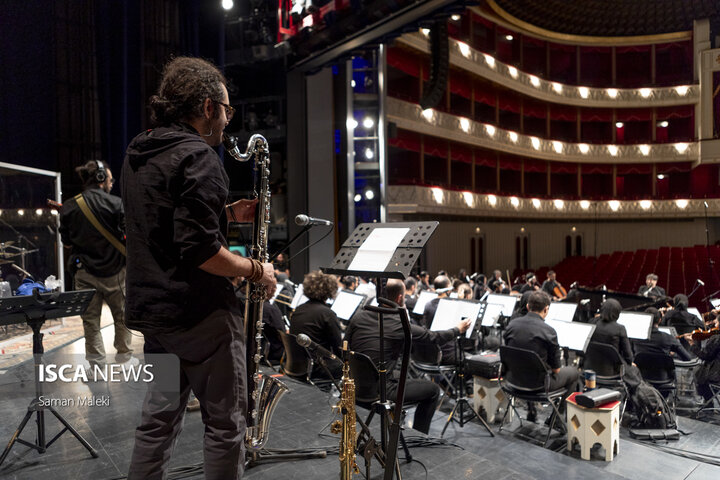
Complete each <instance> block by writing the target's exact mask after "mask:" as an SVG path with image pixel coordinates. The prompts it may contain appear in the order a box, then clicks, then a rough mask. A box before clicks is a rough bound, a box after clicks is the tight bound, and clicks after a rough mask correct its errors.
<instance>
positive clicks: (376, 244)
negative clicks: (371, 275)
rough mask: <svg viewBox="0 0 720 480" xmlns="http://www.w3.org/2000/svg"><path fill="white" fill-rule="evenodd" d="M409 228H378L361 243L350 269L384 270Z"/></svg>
mask: <svg viewBox="0 0 720 480" xmlns="http://www.w3.org/2000/svg"><path fill="white" fill-rule="evenodd" d="M409 231H410V229H409V228H376V229H375V230H373V231H372V232H370V235H368V237H367V239H365V242H363V244H362V245H360V248H359V249H358V251H357V253H356V254H355V258H353V261H352V262H351V263H350V266H349V267H348V270H361V271H366V272H383V271H385V268H386V267H387V265H388V263H390V259H391V258H392V256H393V254H394V253H395V250H396V249H397V247H398V245H400V242H402V239H403V238H405V235H406V234H407V232H409Z"/></svg>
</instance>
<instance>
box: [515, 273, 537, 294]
mask: <svg viewBox="0 0 720 480" xmlns="http://www.w3.org/2000/svg"><path fill="white" fill-rule="evenodd" d="M537 290H540V285H538V281H537V278H536V277H535V274H534V273H532V272H528V273H526V274H525V284H524V285H523V286H522V287H520V294H521V295H522V294H523V293H525V292H533V291H537Z"/></svg>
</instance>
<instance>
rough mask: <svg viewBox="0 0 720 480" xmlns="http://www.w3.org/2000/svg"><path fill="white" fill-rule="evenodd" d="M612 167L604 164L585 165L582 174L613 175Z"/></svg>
mask: <svg viewBox="0 0 720 480" xmlns="http://www.w3.org/2000/svg"><path fill="white" fill-rule="evenodd" d="M612 169H613V167H612V165H604V164H602V163H583V164H582V173H583V174H585V173H612Z"/></svg>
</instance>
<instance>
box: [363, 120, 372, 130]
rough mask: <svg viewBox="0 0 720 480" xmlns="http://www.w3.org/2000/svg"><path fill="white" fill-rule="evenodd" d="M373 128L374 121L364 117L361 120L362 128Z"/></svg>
mask: <svg viewBox="0 0 720 480" xmlns="http://www.w3.org/2000/svg"><path fill="white" fill-rule="evenodd" d="M374 126H375V120H373V119H372V118H370V117H365V118H364V119H363V127H365V128H367V129H371V128H373V127H374Z"/></svg>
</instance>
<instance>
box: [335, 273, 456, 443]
mask: <svg viewBox="0 0 720 480" xmlns="http://www.w3.org/2000/svg"><path fill="white" fill-rule="evenodd" d="M386 296H387V298H388V299H389V300H391V301H393V302H395V303H397V304H399V305H403V302H404V299H405V285H404V284H403V282H402V281H401V280H397V279H390V280H388V282H387V286H386ZM383 326H384V334H385V336H384V345H383V347H384V355H385V362H386V365H387V371H388V372H392V371H394V370H395V364H396V362H397V360H398V358H399V357H400V354H401V353H402V348H403V343H404V335H403V330H402V324H401V322H400V316H399V315H398V314H392V315H383ZM469 326H470V321H469V320H464V321H461V322H460V323H458V324H457V325H456V326H455V327H454V328H452V329H450V330H442V331H436V332H433V331H430V330H428V329H427V328H424V327H420V326H418V325H411V326H410V332H411V335H412V343H413V346H415V345H423V344H426V345H431V344H441V343H446V342H450V341H452V340H453V339H454V338H455V337H456V336H458V335H460V334H462V333H464V332H465V331H466V330H467V329H468V327H469ZM345 340H347V342H348V345H349V347H350V349H351V350H353V351H355V352H361V353H364V354H365V355H367V356H369V357H370V358H371V359H372V360H373V362H375V364H376V365H377V364H378V363H379V361H380V339H379V334H378V317H377V314H376V313H373V312H369V311H367V310H360V311H358V312H357V313H356V314H355V315H353V317H352V319H350V324H349V325H348V328H347V330H346V332H345ZM388 380H389V381H388V384H387V394H388V399H390V400H394V399H395V398H396V394H397V380H396V379H388ZM439 398H440V391H439V387H438V386H437V385H436V384H435V383H433V382H430V381H428V380H422V379H411V378H408V379H407V383H406V384H405V401H406V402H407V403H418V402H419V403H418V406H417V409H416V410H415V418H414V421H413V428H414V429H415V430H418V431H420V432H423V433H428V431H429V430H430V421H431V420H432V417H433V414H434V413H435V407H436V406H437V403H438V399H439Z"/></svg>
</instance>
